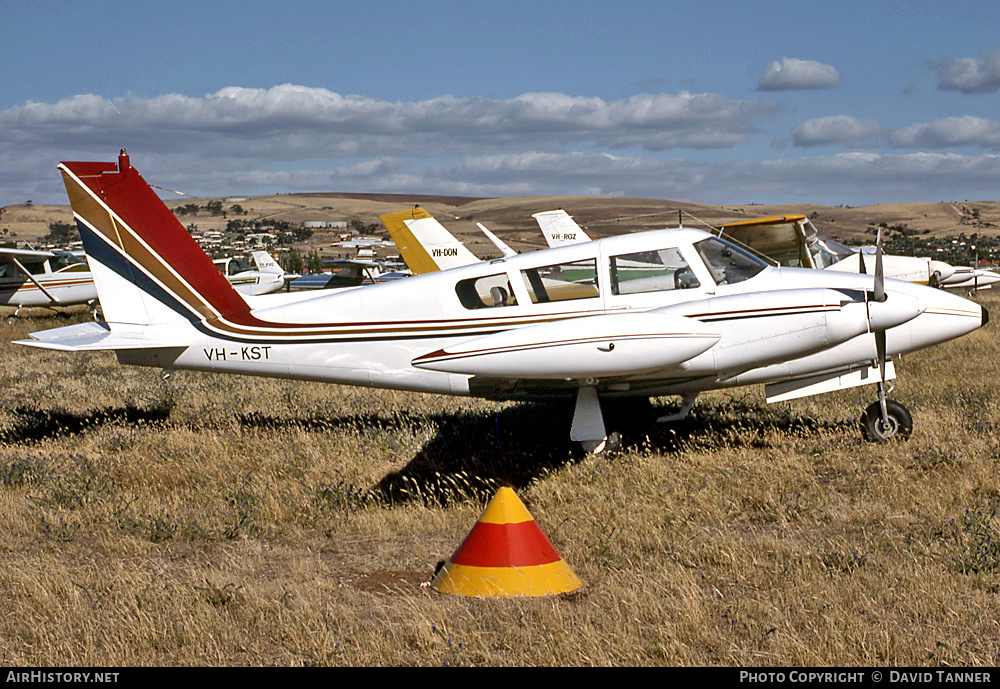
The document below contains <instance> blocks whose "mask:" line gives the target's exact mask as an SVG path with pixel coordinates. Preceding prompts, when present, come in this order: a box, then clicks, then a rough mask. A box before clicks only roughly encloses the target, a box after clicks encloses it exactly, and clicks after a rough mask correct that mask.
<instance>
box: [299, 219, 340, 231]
mask: <svg viewBox="0 0 1000 689" xmlns="http://www.w3.org/2000/svg"><path fill="white" fill-rule="evenodd" d="M302 227H304V228H306V229H307V230H322V229H334V230H346V229H347V221H346V220H307V221H306V222H304V223H302Z"/></svg>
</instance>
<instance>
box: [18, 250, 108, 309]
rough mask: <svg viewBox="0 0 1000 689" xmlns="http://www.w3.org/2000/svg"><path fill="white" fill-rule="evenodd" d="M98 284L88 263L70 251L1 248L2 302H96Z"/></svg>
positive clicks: (48, 304) (47, 304) (58, 304)
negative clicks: (95, 283)
mask: <svg viewBox="0 0 1000 689" xmlns="http://www.w3.org/2000/svg"><path fill="white" fill-rule="evenodd" d="M96 301H97V288H96V287H95V286H94V279H93V277H92V276H91V274H90V268H89V267H88V266H87V263H86V262H85V261H83V260H81V259H79V258H78V257H76V256H75V255H73V254H72V253H70V252H68V251H67V252H63V251H35V250H33V249H5V248H0V304H4V305H6V306H16V307H17V310H16V311H15V312H14V315H17V313H18V312H19V311H20V310H21V309H22V308H24V307H28V306H45V307H49V308H54V307H62V306H74V305H77V304H90V305H91V306H93V304H94V303H95V302H96Z"/></svg>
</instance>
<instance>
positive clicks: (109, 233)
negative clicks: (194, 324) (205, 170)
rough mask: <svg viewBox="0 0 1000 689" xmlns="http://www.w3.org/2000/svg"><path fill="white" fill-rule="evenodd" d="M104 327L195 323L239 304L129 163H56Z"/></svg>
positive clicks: (242, 307) (239, 308)
mask: <svg viewBox="0 0 1000 689" xmlns="http://www.w3.org/2000/svg"><path fill="white" fill-rule="evenodd" d="M59 170H60V171H61V172H62V176H63V182H64V183H65V185H66V193H67V194H68V195H69V201H70V205H71V206H72V208H73V215H74V217H75V218H76V221H77V226H78V227H79V229H80V235H81V237H82V238H83V246H84V249H85V250H86V252H87V259H88V262H89V263H90V266H91V270H92V272H93V274H94V282H95V284H96V286H97V294H98V297H99V298H100V301H101V308H102V310H103V312H104V318H105V320H106V321H107V322H108V323H112V324H113V323H122V324H135V325H155V324H163V323H182V322H190V321H202V320H208V319H212V318H218V317H220V316H231V315H234V314H239V313H245V312H248V311H249V307H248V306H247V303H246V301H245V300H244V299H243V297H242V296H241V295H240V294H239V292H237V291H236V289H235V288H233V286H232V285H231V284H230V283H229V281H228V280H227V279H226V277H225V276H224V275H223V274H222V273H221V272H220V271H219V269H218V268H216V266H215V265H214V264H213V263H212V260H211V259H210V258H209V257H208V256H207V255H206V254H205V252H204V251H202V249H201V247H200V246H199V245H198V243H197V242H196V241H195V240H194V239H193V238H192V237H191V235H190V234H189V233H188V231H187V230H186V229H185V228H184V226H183V225H182V224H181V223H180V221H179V220H177V218H176V217H174V214H173V213H172V212H171V211H170V209H168V208H167V207H166V205H165V204H164V203H163V201H162V200H160V198H159V197H158V196H157V195H156V193H155V192H154V191H153V190H152V188H150V186H149V184H148V183H147V182H146V180H144V179H143V178H142V176H141V175H140V174H139V172H138V171H137V170H136V169H135V168H133V167H132V166H131V164H130V163H129V157H128V155H127V154H126V153H125V150H124V149H122V151H121V154H120V155H119V156H118V161H117V163H94V162H63V163H60V164H59Z"/></svg>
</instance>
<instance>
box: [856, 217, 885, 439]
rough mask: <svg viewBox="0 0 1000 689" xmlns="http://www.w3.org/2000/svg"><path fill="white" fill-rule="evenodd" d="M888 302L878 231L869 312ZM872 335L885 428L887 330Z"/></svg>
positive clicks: (880, 237)
mask: <svg viewBox="0 0 1000 689" xmlns="http://www.w3.org/2000/svg"><path fill="white" fill-rule="evenodd" d="M860 260H861V272H862V273H865V274H866V271H865V259H864V256H861V259H860ZM885 300H886V294H885V272H884V268H883V266H882V230H881V229H879V231H878V239H877V240H876V243H875V284H874V287H873V289H872V291H871V296H870V297H869V300H868V301H869V310H870V309H871V303H872V302H879V303H881V302H884V301H885ZM872 333H873V334H874V335H875V360H876V361H877V362H878V370H879V376H880V378H879V385H878V401H879V406H880V407H881V411H882V423H883V424H884V426H885V427H887V428H888V426H889V413H888V411H887V409H886V403H885V362H886V342H885V340H886V337H885V329H884V328H883V329H877V330H876V329H873V330H872Z"/></svg>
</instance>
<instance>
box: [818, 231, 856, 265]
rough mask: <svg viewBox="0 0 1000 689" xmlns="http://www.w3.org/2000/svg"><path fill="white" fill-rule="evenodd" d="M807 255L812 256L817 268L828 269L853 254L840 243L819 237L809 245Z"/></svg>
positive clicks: (852, 251) (851, 250)
mask: <svg viewBox="0 0 1000 689" xmlns="http://www.w3.org/2000/svg"><path fill="white" fill-rule="evenodd" d="M809 253H811V254H812V257H813V263H814V264H815V266H816V267H817V268H829V267H830V266H832V265H833V264H835V263H840V262H841V261H843V260H844V259H845V258H848V257H849V256H852V255H853V254H854V253H855V252H854V250H853V249H849V248H848V247H846V246H844V245H843V244H841V243H840V242H835V241H834V240H832V239H826V238H825V237H821V238H818V239H816V241H815V242H813V243H812V244H810V245H809Z"/></svg>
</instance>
